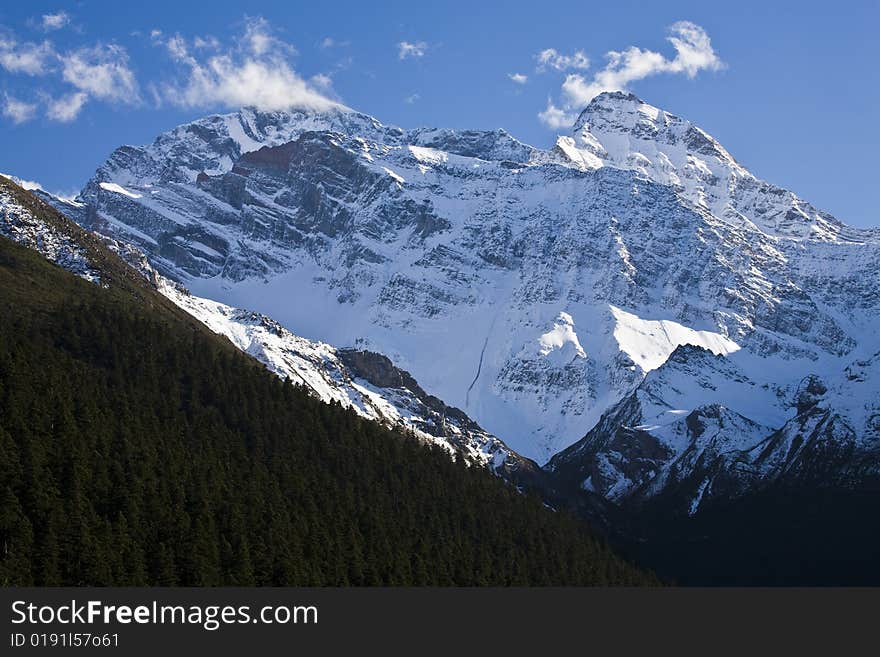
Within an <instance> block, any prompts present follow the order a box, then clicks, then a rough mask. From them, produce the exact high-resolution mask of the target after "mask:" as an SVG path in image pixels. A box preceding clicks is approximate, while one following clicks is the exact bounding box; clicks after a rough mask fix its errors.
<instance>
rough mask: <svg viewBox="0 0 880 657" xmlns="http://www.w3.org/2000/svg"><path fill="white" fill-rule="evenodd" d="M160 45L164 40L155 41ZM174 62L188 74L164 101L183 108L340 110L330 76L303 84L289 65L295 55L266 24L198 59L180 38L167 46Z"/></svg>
mask: <svg viewBox="0 0 880 657" xmlns="http://www.w3.org/2000/svg"><path fill="white" fill-rule="evenodd" d="M154 40H156V41H158V42H162V35H158V36H156V37H154ZM163 43H164V45H165V47H166V48H167V50H168V52H169V54H170V55H171V58H172V60H173V61H174V62H175V63H176V64H178V65H179V66H180V67H181V68H182V69H183V70H184V72H185V73H184V76H183V78H182V79H180V80H178V81H176V82H170V83H165V84H163V85H162V87H161V95H162V97H163V98H164V99H165V100H167V101H168V102H170V103H172V104H176V105H181V106H184V107H212V106H218V105H219V106H222V107H231V108H238V107H242V106H245V105H252V106H256V107H259V108H261V109H266V110H280V109H289V108H292V107H309V108H314V109H326V108H328V107H331V106H334V105H337V104H338V103H336V101H333V100H331V99H330V98H328V95H329V91H330V89H329V86H330V85H329V82H330V79H329V77H328V76H323V77H320V76H316V77H315V78H313V79H312V81H311V82H307V81H306V80H304V79H303V78H302V77H301V76H300V75H299V74H298V73H297V72H296V71H295V70H294V68H293V66H292V65H291V64H290V61H289V59H290V58H291V57H292V56H293V55H294V54H295V53H296V49H295V48H294V47H293V46H292V45H290V44H288V43H285V42H284V41H282V40H280V39H279V38H277V37H276V36H275V35H274V33H273V32H272V30H271V26H270V25H269V23H268V22H267V21H266V20H265V19H262V18H255V19H253V18H252V19H248V20H247V21H246V24H245V30H244V33H243V34H242V35H241V36H240V37H239V38H238V39H236V40H235V42H234V43H233V44H232V45H231V46H230V47H229V48H227V49H223V48H222V47H218V48H217V50H219V52H216V53H214V54H210V55H205V54H201V53H196V52H195V51H194V48H192V47H191V46H190V43H188V42H187V41H186V39H184V38H183V37H181V36H179V35H174V36H172V37H169V38H168V39H166V40H165V41H164V42H163Z"/></svg>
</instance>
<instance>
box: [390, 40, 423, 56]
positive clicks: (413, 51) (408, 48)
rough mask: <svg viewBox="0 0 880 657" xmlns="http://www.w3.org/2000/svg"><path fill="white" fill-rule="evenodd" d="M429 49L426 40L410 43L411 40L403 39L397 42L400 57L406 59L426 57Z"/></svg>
mask: <svg viewBox="0 0 880 657" xmlns="http://www.w3.org/2000/svg"><path fill="white" fill-rule="evenodd" d="M427 50H428V44H427V43H425V42H424V41H418V42H416V43H410V42H409V41H401V42H400V43H398V44H397V57H398V59H406V58H407V57H424V55H425V51H427Z"/></svg>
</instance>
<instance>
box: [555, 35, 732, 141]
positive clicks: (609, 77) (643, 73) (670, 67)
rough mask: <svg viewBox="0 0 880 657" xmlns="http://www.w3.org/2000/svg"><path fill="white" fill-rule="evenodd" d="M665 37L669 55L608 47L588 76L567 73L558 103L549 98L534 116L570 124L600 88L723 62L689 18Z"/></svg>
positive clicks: (694, 70) (616, 88)
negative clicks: (600, 63) (598, 66)
mask: <svg viewBox="0 0 880 657" xmlns="http://www.w3.org/2000/svg"><path fill="white" fill-rule="evenodd" d="M667 40H668V41H669V42H670V43H671V44H672V47H673V49H674V50H675V57H674V58H672V59H669V58H667V57H665V56H664V55H662V54H661V53H658V52H655V51H652V50H645V49H642V48H638V47H636V46H630V47H629V48H627V49H626V50H623V51H619V52H618V51H614V50H612V51H610V52H608V53H607V54H606V55H605V58H606V60H607V63H606V65H605V67H604V68H603V69H601V70H600V71H597V72H596V73H595V75H593V77H592V78H590V79H587V78H585V77H584V76H583V75H580V74H578V73H570V74H568V75H567V76H566V77H565V81H564V82H563V83H562V97H561V102H560V105H558V106H557V105H556V104H555V103H554V102H553V101H552V99H551V100H548V102H547V108H546V109H545V110H544V111H543V112H541V113H539V114H538V117H539V118H540V119H541V121H542V122H544V123H545V124H546V125H547V126H549V127H551V128H560V127H565V126H570V125H571V124H572V123H573V122H574V120H575V119H576V112H577V111H578V110H580V109H582V108H583V107H584V106H585V105H586V104H587V103H589V102H590V101H591V100H592V99H593V98H594V97H595V96H597V95H598V94H600V93H602V92H603V91H621V90H625V89H627V88H628V86H629V84H630V83H632V82H635V81H637V80H642V79H644V78H647V77H649V76H653V75H657V74H660V73H669V74H683V75H685V76H686V77H688V78H693V77H695V76H696V75H697V73H699V72H700V71H704V70H708V71H717V70H719V69H721V68H723V67H724V63H723V62H722V61H721V59H720V58H719V57H718V55H717V54H716V53H715V50H714V49H713V48H712V42H711V40H710V39H709V35H708V34H707V33H706V31H705V30H704V29H703V28H702V27H700V26H699V25H696V24H694V23H691V22H689V21H680V22H678V23H675V24H673V25H672V26H671V27H670V28H669V37H668V38H667Z"/></svg>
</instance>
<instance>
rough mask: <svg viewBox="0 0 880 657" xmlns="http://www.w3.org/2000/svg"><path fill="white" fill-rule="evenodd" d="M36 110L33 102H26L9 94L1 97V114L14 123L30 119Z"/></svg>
mask: <svg viewBox="0 0 880 657" xmlns="http://www.w3.org/2000/svg"><path fill="white" fill-rule="evenodd" d="M36 112H37V105H36V104H35V103H28V102H25V101H23V100H19V99H18V98H15V97H13V96H10V95H9V94H6V95H5V96H4V97H3V116H5V117H6V118H8V119H9V120H11V121H12V122H13V123H15V124H19V123H25V122H27V121H30V120H31V119H32V118H34V116H35V115H36Z"/></svg>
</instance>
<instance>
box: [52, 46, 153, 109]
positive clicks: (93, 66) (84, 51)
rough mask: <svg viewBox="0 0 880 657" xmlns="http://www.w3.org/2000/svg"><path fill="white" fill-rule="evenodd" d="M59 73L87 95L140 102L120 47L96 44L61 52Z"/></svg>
mask: <svg viewBox="0 0 880 657" xmlns="http://www.w3.org/2000/svg"><path fill="white" fill-rule="evenodd" d="M61 76H62V77H63V78H64V81H65V82H67V83H69V84H70V85H72V86H73V87H75V88H76V89H78V90H79V91H80V92H82V93H84V94H86V96H87V97H93V98H98V99H100V100H107V101H111V102H116V103H125V104H137V103H139V102H140V91H139V89H138V83H137V80H136V78H135V75H134V72H133V71H132V70H131V68H130V67H129V62H128V53H127V52H126V50H125V48H123V47H122V46H118V45H115V44H110V45H101V44H99V45H96V46H94V47H91V48H80V49H78V50H74V51H72V52H70V53H67V54H66V55H62V56H61ZM84 102H85V99H83V100H82V101H81V102H80V103H79V106H80V107H82V104H83V103H84Z"/></svg>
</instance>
